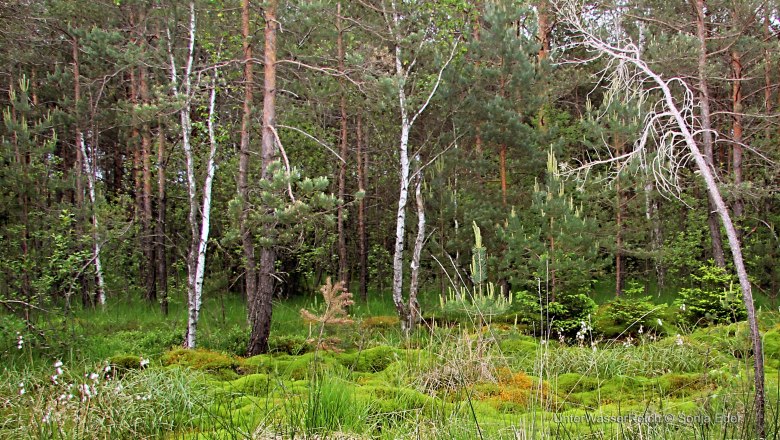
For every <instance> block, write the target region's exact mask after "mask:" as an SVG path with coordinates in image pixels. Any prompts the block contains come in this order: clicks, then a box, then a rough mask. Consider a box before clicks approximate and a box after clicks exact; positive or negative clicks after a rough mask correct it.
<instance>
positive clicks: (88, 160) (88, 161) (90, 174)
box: [78, 132, 106, 306]
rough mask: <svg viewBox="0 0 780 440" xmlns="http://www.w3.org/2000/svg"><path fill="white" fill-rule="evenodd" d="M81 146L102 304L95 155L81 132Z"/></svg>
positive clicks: (103, 300)
mask: <svg viewBox="0 0 780 440" xmlns="http://www.w3.org/2000/svg"><path fill="white" fill-rule="evenodd" d="M78 135H79V148H80V149H81V157H83V158H84V161H83V162H84V168H86V169H85V172H86V174H87V186H88V187H89V188H88V189H89V202H90V203H91V204H92V241H93V243H94V244H93V248H92V259H93V260H94V263H95V277H96V278H97V295H96V296H97V302H98V304H100V305H101V306H103V305H105V304H106V285H105V282H104V281H103V266H102V264H101V263H100V248H101V244H100V231H99V225H98V216H97V210H96V207H95V200H96V199H97V197H96V193H95V173H94V167H93V166H92V162H93V161H94V160H95V158H94V157H91V156H87V146H86V145H85V144H84V134H83V133H81V132H79V133H78Z"/></svg>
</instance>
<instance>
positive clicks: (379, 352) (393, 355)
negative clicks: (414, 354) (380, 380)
mask: <svg viewBox="0 0 780 440" xmlns="http://www.w3.org/2000/svg"><path fill="white" fill-rule="evenodd" d="M401 356H403V351H402V350H399V349H397V348H393V347H388V346H386V345H380V346H379V347H373V348H369V349H366V350H362V351H358V352H355V353H342V354H339V355H338V356H337V359H338V360H339V362H340V363H341V364H342V365H344V366H345V367H347V368H348V369H350V370H352V371H358V372H364V373H365V372H369V373H376V372H378V371H383V370H384V369H385V368H387V367H388V366H389V365H390V364H392V363H393V362H395V361H397V360H398V359H400V358H401Z"/></svg>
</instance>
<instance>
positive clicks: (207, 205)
mask: <svg viewBox="0 0 780 440" xmlns="http://www.w3.org/2000/svg"><path fill="white" fill-rule="evenodd" d="M216 99H217V69H216V68H214V76H213V77H212V81H211V95H210V98H209V117H208V132H209V158H208V161H207V163H206V179H205V181H204V182H203V202H202V205H201V218H200V238H199V239H198V242H197V245H198V247H197V254H198V256H197V261H196V264H195V276H194V280H195V285H194V288H193V289H192V291H191V292H190V295H189V299H188V318H187V347H188V348H195V342H196V340H195V335H196V333H197V329H198V318H199V317H200V306H201V303H202V299H203V273H204V271H205V269H206V251H207V249H208V243H209V231H210V228H211V187H212V184H213V182H214V173H215V172H216V164H215V162H214V158H215V156H216V153H217V138H216V136H215V134H214V106H215V102H216ZM188 162H189V160H188Z"/></svg>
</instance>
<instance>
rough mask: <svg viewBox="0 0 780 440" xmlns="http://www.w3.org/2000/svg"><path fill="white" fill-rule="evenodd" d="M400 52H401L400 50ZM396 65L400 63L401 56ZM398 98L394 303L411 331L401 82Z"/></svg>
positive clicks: (406, 148) (406, 130)
mask: <svg viewBox="0 0 780 440" xmlns="http://www.w3.org/2000/svg"><path fill="white" fill-rule="evenodd" d="M399 51H400V50H399ZM396 63H400V55H399V56H398V57H397V61H396ZM398 97H399V100H400V103H401V104H400V105H401V138H400V143H399V147H398V153H399V163H400V175H399V183H400V190H399V194H398V209H397V211H396V219H395V220H396V222H395V246H394V252H393V303H395V309H396V311H397V312H398V318H399V319H400V321H401V329H402V330H403V331H404V332H407V331H409V330H410V329H409V327H408V323H409V309H408V307H407V305H406V303H405V302H404V298H403V283H404V238H405V235H404V234H405V233H406V203H407V200H408V198H409V131H410V129H411V127H410V125H409V118H408V117H407V114H406V93H405V91H404V89H403V82H399V87H398Z"/></svg>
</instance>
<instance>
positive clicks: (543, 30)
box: [536, 0, 550, 61]
mask: <svg viewBox="0 0 780 440" xmlns="http://www.w3.org/2000/svg"><path fill="white" fill-rule="evenodd" d="M536 8H537V17H538V26H539V29H538V30H537V32H539V37H538V40H539V52H538V54H537V59H538V60H539V61H542V60H545V59H547V55H548V54H549V53H550V16H549V14H548V12H547V9H548V5H547V0H539V4H538V5H537V6H536Z"/></svg>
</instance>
